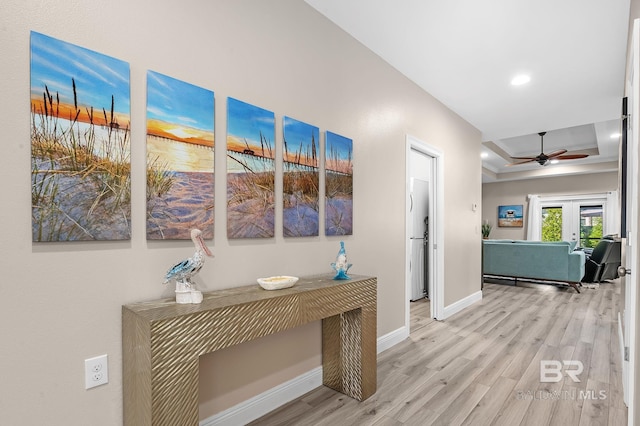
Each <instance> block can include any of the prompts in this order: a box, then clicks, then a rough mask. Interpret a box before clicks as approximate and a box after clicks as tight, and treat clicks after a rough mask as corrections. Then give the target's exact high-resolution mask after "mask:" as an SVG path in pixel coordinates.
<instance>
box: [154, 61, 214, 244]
mask: <svg viewBox="0 0 640 426" xmlns="http://www.w3.org/2000/svg"><path fill="white" fill-rule="evenodd" d="M213 151H214V93H213V92H212V91H211V90H207V89H203V88H201V87H198V86H194V85H192V84H189V83H186V82H184V81H180V80H177V79H175V78H172V77H168V76H166V75H163V74H160V73H157V72H154V71H148V72H147V239H148V240H188V239H190V238H191V236H190V231H191V229H193V228H197V229H200V230H201V231H202V233H203V236H204V238H206V239H211V238H213V226H214V222H213V221H214V156H213Z"/></svg>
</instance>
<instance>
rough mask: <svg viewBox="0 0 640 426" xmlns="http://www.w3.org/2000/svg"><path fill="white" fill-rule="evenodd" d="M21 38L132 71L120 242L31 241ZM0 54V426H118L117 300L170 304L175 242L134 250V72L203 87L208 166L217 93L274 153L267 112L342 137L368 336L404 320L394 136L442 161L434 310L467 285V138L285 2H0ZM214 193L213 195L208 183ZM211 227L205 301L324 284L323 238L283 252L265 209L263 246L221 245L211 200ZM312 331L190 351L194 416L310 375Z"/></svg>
mask: <svg viewBox="0 0 640 426" xmlns="http://www.w3.org/2000/svg"><path fill="white" fill-rule="evenodd" d="M30 30H35V31H38V32H42V33H44V34H47V35H50V36H53V37H56V38H59V39H62V40H64V41H67V42H71V43H74V44H78V45H80V46H83V47H86V48H89V49H92V50H95V51H97V52H101V53H104V54H107V55H110V56H113V57H116V58H119V59H122V60H125V61H128V62H129V63H130V65H131V105H132V110H131V117H132V123H131V139H132V142H133V143H132V153H131V158H132V198H133V205H132V226H133V237H132V239H131V241H124V242H96V243H89V242H79V243H65V244H63V243H48V244H34V243H32V242H31V219H30V214H29V212H30V197H29V193H30V188H29V185H30V183H29V182H30V177H29V156H30V149H29V31H30ZM0 52H2V61H1V64H0V69H1V70H2V72H1V73H0V75H2V79H0V93H2V102H0V117H1V118H0V120H2V124H3V125H2V130H3V136H2V144H0V173H1V174H2V179H3V184H2V185H1V186H0V196H1V199H2V209H1V210H0V211H1V213H0V215H1V218H2V223H3V224H4V231H3V233H2V238H0V262H1V267H2V274H3V278H4V279H3V284H2V285H1V286H0V323H1V324H2V327H1V328H0V330H2V342H3V343H2V347H3V349H2V350H1V351H0V377H2V385H1V386H0V418H1V420H0V423H2V424H55V425H62V424H64V425H65V426H70V425H83V426H84V425H87V424H91V425H98V426H99V425H109V426H112V425H117V424H121V422H122V414H121V411H122V393H121V386H122V378H121V369H122V365H121V319H120V315H121V313H120V312H121V305H122V304H126V303H130V302H134V301H141V300H150V299H155V298H158V297H161V296H168V295H171V289H169V288H166V287H163V286H162V285H161V280H162V276H163V274H164V272H165V271H166V269H167V267H168V266H170V265H171V264H172V262H175V261H176V260H179V259H181V258H183V257H185V256H188V255H190V254H191V253H192V246H191V244H190V243H188V242H157V241H156V242H147V241H146V239H145V231H144V226H145V204H144V200H145V171H144V170H145V146H144V143H145V142H144V141H145V130H146V129H145V105H146V95H145V90H146V89H145V87H146V80H145V78H146V77H145V75H146V71H147V70H148V69H150V70H154V71H157V72H160V73H163V74H166V75H169V76H172V77H175V78H178V79H181V80H184V81H187V82H189V83H192V84H195V85H198V86H202V87H205V88H207V89H210V90H213V91H214V92H215V96H216V113H215V114H216V141H217V143H218V144H217V146H216V151H217V152H218V153H219V155H217V156H216V169H217V170H218V171H221V170H223V169H224V167H225V163H224V140H225V132H226V128H225V127H226V126H225V124H226V98H227V97H230V96H231V97H234V98H237V99H241V100H244V101H247V102H250V103H253V104H255V105H258V106H260V107H263V108H266V109H269V110H271V111H274V112H275V114H276V140H277V141H280V140H281V134H282V129H281V121H282V117H283V116H284V115H289V116H292V117H294V118H297V119H300V120H303V121H306V122H309V123H311V124H314V125H316V126H318V127H320V129H321V131H324V130H331V131H334V132H336V133H339V134H342V135H345V136H348V137H350V138H352V139H353V141H354V163H355V164H354V173H355V178H354V234H353V236H349V237H346V238H345V241H346V247H347V251H348V254H349V256H350V261H351V262H352V263H353V264H354V265H355V266H354V267H353V268H352V272H353V273H358V274H367V275H375V276H377V277H378V278H379V289H378V300H379V304H378V308H379V311H378V312H379V317H378V335H379V336H382V335H384V334H387V333H389V332H391V331H394V330H397V329H399V328H401V327H402V326H403V324H404V318H405V314H404V281H405V276H404V274H405V259H404V250H405V239H404V217H405V198H404V191H405V136H406V134H411V135H413V136H415V137H417V138H419V139H421V140H423V141H425V142H426V143H428V144H431V145H433V146H434V147H436V148H438V149H440V150H441V151H442V152H444V155H445V166H446V171H445V193H446V194H445V211H446V212H447V215H446V216H447V217H446V219H445V229H444V232H445V239H446V244H445V280H446V283H445V305H449V304H451V303H453V302H455V301H457V300H459V299H460V298H463V297H466V296H468V295H470V294H472V293H474V292H476V291H478V290H479V288H480V282H479V277H480V244H479V240H480V237H479V230H478V228H479V224H480V213H479V212H476V213H473V212H472V211H471V204H472V203H473V202H476V203H477V202H479V201H480V194H481V179H480V174H481V165H480V160H479V150H480V134H479V132H478V131H477V130H476V129H475V128H473V127H472V126H471V125H469V124H468V123H466V122H465V121H463V120H462V119H460V118H459V117H458V116H456V115H455V114H453V113H451V112H450V111H449V110H448V109H447V108H445V107H444V106H443V105H442V104H440V103H439V102H438V101H436V100H435V99H434V98H432V97H431V96H430V95H428V94H426V93H424V92H423V91H422V90H420V89H419V88H418V87H416V86H415V85H414V84H413V83H411V82H410V81H408V80H407V79H406V78H404V77H402V76H401V75H399V74H398V73H397V72H396V71H395V70H394V69H393V68H391V67H390V66H388V65H387V64H386V63H384V62H383V61H382V60H380V59H379V58H378V57H377V56H375V55H374V54H372V53H371V52H370V51H368V50H367V49H365V48H363V46H362V45H360V44H359V43H358V42H356V41H355V40H354V39H352V38H351V37H349V36H348V35H347V34H345V33H344V32H343V31H341V30H340V29H338V28H337V27H336V26H334V25H333V24H332V23H331V22H329V21H328V20H326V19H325V18H324V17H322V16H321V15H319V14H318V13H317V12H315V11H314V10H313V9H312V8H310V7H309V6H308V5H306V4H305V3H304V2H303V1H302V0H277V1H269V2H263V1H250V0H216V1H215V2H205V1H197V0H185V1H181V2H175V1H168V0H161V1H155V2H130V1H126V0H113V1H110V2H89V1H79V0H71V1H70V0H64V1H63V0H42V1H37V2H35V1H28V2H25V1H23V0H4V1H3V2H2V13H1V14H0ZM460 170H464V173H460V172H459V171H460ZM215 195H216V199H217V200H224V197H225V176H224V174H220V173H218V175H217V181H216V189H215ZM279 200H280V199H279V198H278V200H277V201H279ZM215 219H216V224H215V234H216V237H215V240H214V241H213V242H210V244H209V245H210V247H211V248H212V249H213V251H214V253H215V255H216V257H215V258H214V259H212V260H208V261H207V264H206V265H205V267H204V269H203V271H202V273H201V275H200V277H199V278H198V280H197V281H198V283H199V286H200V287H201V288H202V289H204V290H214V289H218V288H226V287H231V286H238V285H246V284H251V283H255V278H256V277H259V276H268V275H273V274H291V275H305V274H311V273H321V272H330V267H329V263H330V262H331V261H332V260H333V259H334V257H335V254H336V252H337V249H338V241H339V239H338V238H326V237H317V238H301V239H287V240H285V239H284V238H283V237H282V231H281V230H280V229H281V226H282V218H281V210H280V209H278V211H277V215H276V230H277V232H276V237H275V238H273V239H270V240H266V241H256V240H253V241H238V240H236V241H229V240H227V239H226V235H225V210H224V202H218V203H217V209H216V212H215ZM461 254H462V255H463V256H464V259H465V268H460V267H459V262H460V259H461ZM319 336H320V335H319V325H318V324H317V323H315V324H310V325H308V326H305V327H302V328H299V329H297V330H293V331H291V332H288V333H283V334H282V335H279V336H274V337H271V338H264V339H260V340H258V341H255V342H251V343H247V344H245V345H242V346H240V347H238V348H233V349H229V350H227V351H223V352H221V353H219V354H214V355H211V356H207V357H204V358H203V359H202V360H201V367H202V368H201V370H202V375H201V382H202V384H201V391H202V392H201V417H202V418H206V417H209V416H211V415H212V414H214V413H216V412H218V411H221V410H223V409H225V408H228V407H229V406H231V405H233V404H236V403H238V402H241V401H243V400H245V399H247V398H249V397H251V396H254V395H256V394H259V393H261V392H263V391H265V390H267V389H269V388H271V387H273V386H275V385H277V384H279V383H282V382H284V381H286V380H289V379H291V378H293V377H296V376H298V375H300V374H302V373H304V372H306V371H308V370H310V369H312V368H313V367H316V366H318V365H319V364H320V355H319V354H320V343H319V340H320V337H319ZM103 353H107V354H108V355H109V367H110V375H109V376H110V377H109V379H110V383H109V384H108V385H106V386H102V387H99V388H95V389H92V390H90V391H86V390H85V389H84V371H83V368H84V364H83V363H84V359H85V358H89V357H93V356H96V355H99V354H103ZM35 408H37V410H36V409H35Z"/></svg>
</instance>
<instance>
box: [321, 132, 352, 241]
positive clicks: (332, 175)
mask: <svg viewBox="0 0 640 426" xmlns="http://www.w3.org/2000/svg"><path fill="white" fill-rule="evenodd" d="M324 167H325V199H326V202H325V235H351V234H352V233H353V141H352V140H351V139H349V138H346V137H344V136H340V135H338V134H335V133H332V132H329V131H327V132H325V162H324Z"/></svg>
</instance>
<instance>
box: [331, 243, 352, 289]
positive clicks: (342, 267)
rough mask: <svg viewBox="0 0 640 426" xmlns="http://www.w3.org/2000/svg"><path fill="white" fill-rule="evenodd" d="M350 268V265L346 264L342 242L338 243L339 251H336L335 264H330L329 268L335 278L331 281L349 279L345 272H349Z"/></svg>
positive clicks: (345, 254)
mask: <svg viewBox="0 0 640 426" xmlns="http://www.w3.org/2000/svg"><path fill="white" fill-rule="evenodd" d="M351 266H352V265H351V263H347V252H346V251H345V250H344V241H340V250H339V251H338V256H337V257H336V261H335V263H332V264H331V267H332V268H333V269H334V270H335V271H336V276H335V277H333V279H334V280H348V279H350V277H349V275H347V271H349V268H351Z"/></svg>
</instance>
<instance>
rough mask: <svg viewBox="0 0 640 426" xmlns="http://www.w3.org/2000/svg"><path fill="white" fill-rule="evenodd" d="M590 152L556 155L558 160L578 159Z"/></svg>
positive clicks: (585, 156)
mask: <svg viewBox="0 0 640 426" xmlns="http://www.w3.org/2000/svg"><path fill="white" fill-rule="evenodd" d="M588 156H589V154H567V155H561V156H559V157H556V159H557V160H577V159H578V158H587V157H588Z"/></svg>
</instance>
